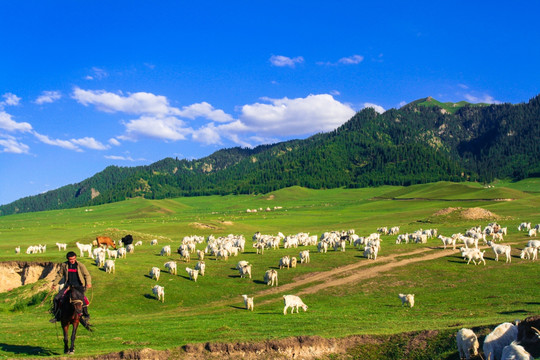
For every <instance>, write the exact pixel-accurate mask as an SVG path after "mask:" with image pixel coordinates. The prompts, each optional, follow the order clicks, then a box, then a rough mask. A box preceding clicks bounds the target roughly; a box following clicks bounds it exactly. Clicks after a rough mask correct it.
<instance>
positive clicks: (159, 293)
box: [152, 285, 165, 302]
mask: <svg viewBox="0 0 540 360" xmlns="http://www.w3.org/2000/svg"><path fill="white" fill-rule="evenodd" d="M152 292H153V293H154V295H155V296H156V297H157V299H158V301H159V300H161V302H165V288H164V287H163V286H159V285H156V286H154V287H153V288H152Z"/></svg>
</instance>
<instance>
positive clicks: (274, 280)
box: [264, 269, 278, 286]
mask: <svg viewBox="0 0 540 360" xmlns="http://www.w3.org/2000/svg"><path fill="white" fill-rule="evenodd" d="M264 282H265V283H266V285H270V286H274V285H275V286H278V275H277V270H275V269H270V270H266V272H265V273H264Z"/></svg>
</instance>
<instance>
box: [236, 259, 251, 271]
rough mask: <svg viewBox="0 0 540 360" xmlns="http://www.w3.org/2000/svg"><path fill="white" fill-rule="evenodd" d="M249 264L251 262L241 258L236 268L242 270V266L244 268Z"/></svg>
mask: <svg viewBox="0 0 540 360" xmlns="http://www.w3.org/2000/svg"><path fill="white" fill-rule="evenodd" d="M247 264H249V262H247V261H246V260H240V261H239V262H238V264H236V270H240V269H241V268H243V267H244V266H246V265H247Z"/></svg>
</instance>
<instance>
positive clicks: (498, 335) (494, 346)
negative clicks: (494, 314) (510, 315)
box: [483, 322, 518, 360]
mask: <svg viewBox="0 0 540 360" xmlns="http://www.w3.org/2000/svg"><path fill="white" fill-rule="evenodd" d="M517 333H518V329H517V326H515V325H514V324H511V323H508V322H505V323H502V324H500V325H499V326H497V327H496V328H495V329H493V331H492V332H490V333H489V334H488V335H487V336H486V338H485V339H484V346H483V350H484V357H485V358H486V360H487V359H489V360H500V359H501V355H502V351H503V349H504V347H505V346H507V345H510V344H511V343H512V342H513V341H515V340H516V339H517Z"/></svg>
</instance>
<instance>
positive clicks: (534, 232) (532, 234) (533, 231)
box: [529, 229, 536, 237]
mask: <svg viewBox="0 0 540 360" xmlns="http://www.w3.org/2000/svg"><path fill="white" fill-rule="evenodd" d="M533 236H535V237H536V229H531V230H529V237H533Z"/></svg>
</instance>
